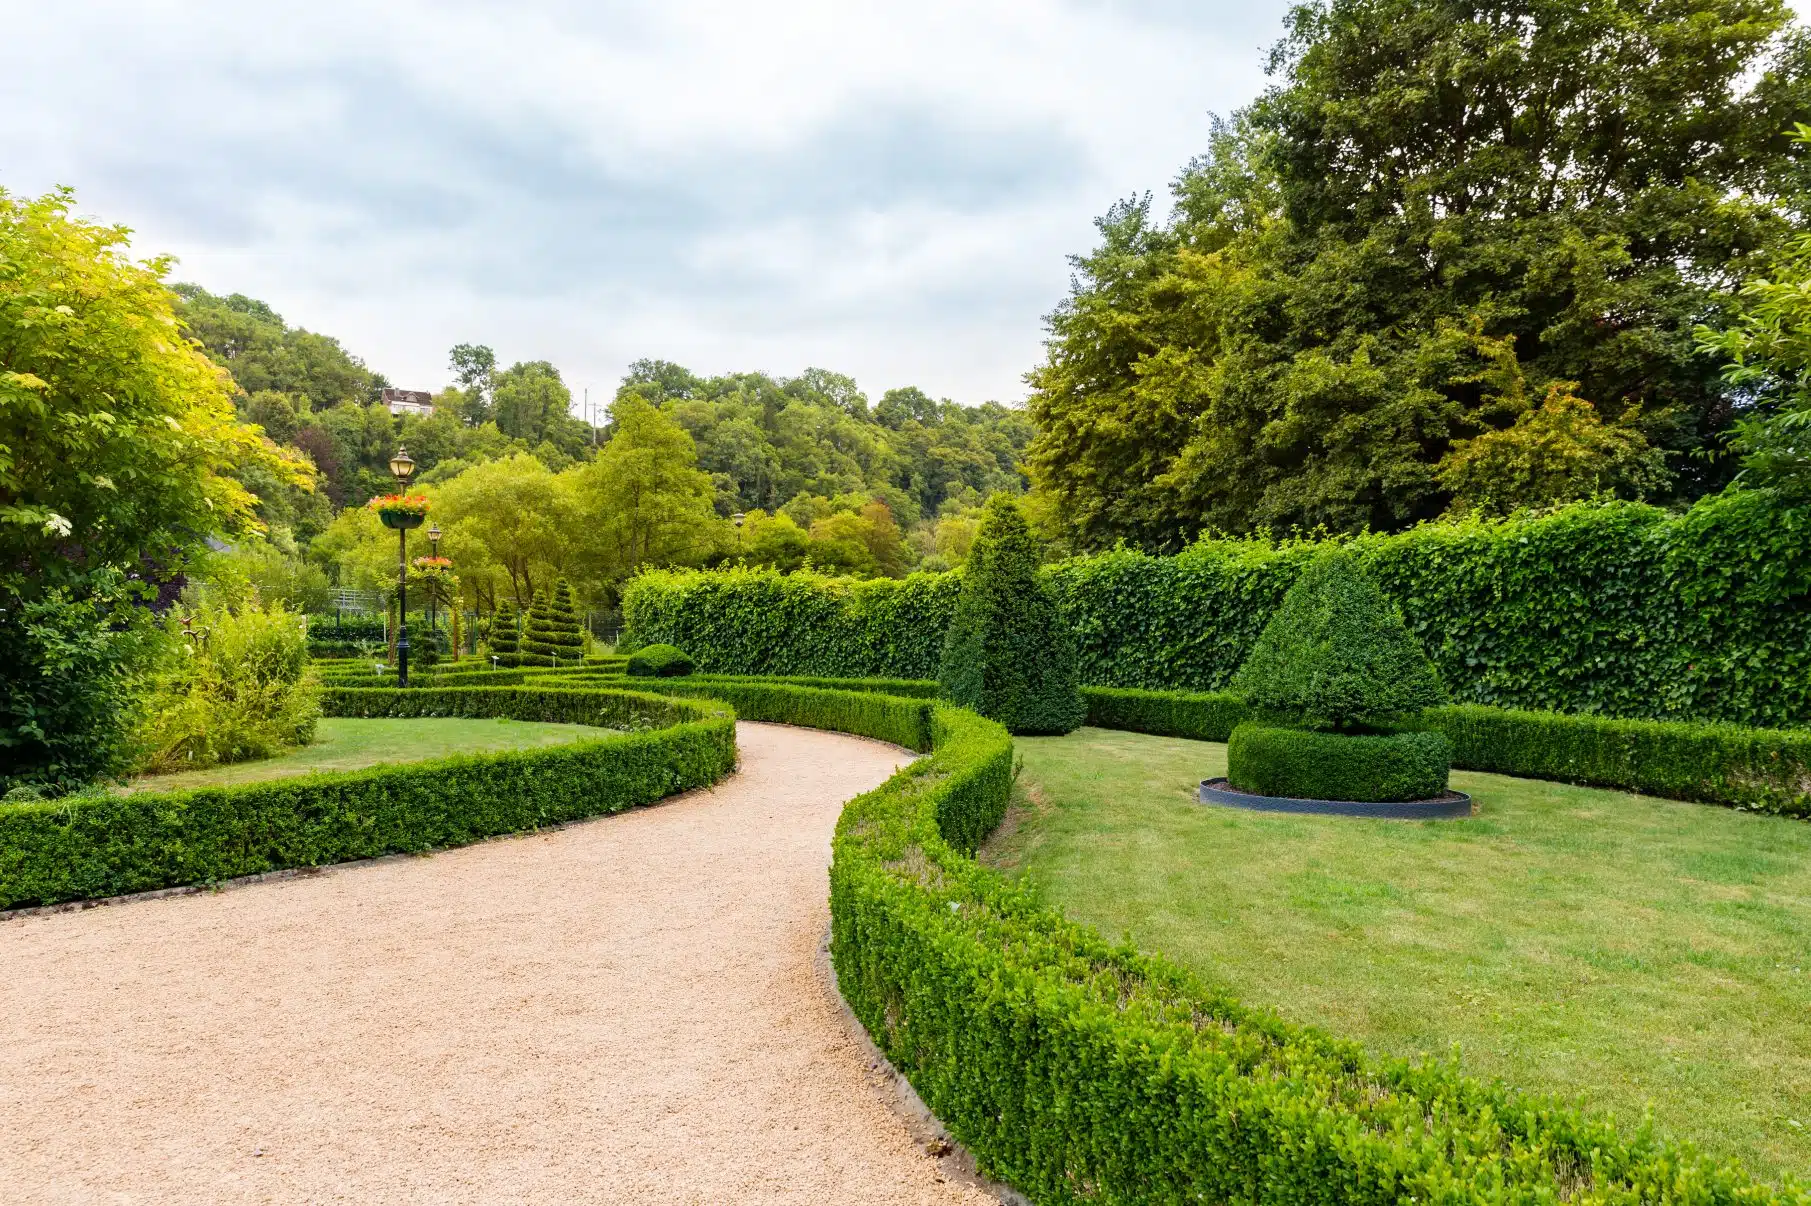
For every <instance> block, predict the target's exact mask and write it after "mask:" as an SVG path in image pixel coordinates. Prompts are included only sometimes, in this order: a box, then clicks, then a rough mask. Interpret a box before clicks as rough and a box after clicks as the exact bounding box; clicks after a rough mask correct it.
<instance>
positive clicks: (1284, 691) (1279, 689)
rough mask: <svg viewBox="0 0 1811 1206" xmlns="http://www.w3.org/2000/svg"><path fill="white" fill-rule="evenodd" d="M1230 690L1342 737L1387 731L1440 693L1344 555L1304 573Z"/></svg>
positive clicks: (1403, 631) (1384, 605)
mask: <svg viewBox="0 0 1811 1206" xmlns="http://www.w3.org/2000/svg"><path fill="white" fill-rule="evenodd" d="M1233 686H1234V687H1235V688H1236V689H1237V690H1239V691H1241V692H1243V693H1244V695H1245V698H1246V700H1247V701H1248V702H1249V703H1250V704H1251V705H1252V706H1253V707H1254V708H1256V709H1258V710H1259V711H1260V712H1267V713H1270V714H1272V715H1274V716H1278V717H1286V718H1288V719H1289V720H1292V721H1294V722H1296V723H1298V724H1301V725H1303V726H1305V727H1307V728H1314V729H1333V730H1337V731H1345V732H1352V731H1356V730H1362V729H1366V728H1371V727H1375V726H1379V725H1386V724H1388V723H1390V722H1391V721H1392V720H1396V719H1399V718H1402V717H1405V716H1409V715H1412V714H1413V713H1416V712H1419V711H1421V709H1423V708H1426V707H1430V706H1432V705H1433V704H1437V703H1439V702H1440V701H1441V699H1442V698H1444V694H1445V693H1444V692H1443V691H1442V689H1441V687H1440V680H1439V678H1438V677H1437V676H1436V675H1435V674H1434V667H1433V665H1432V664H1431V663H1430V662H1429V661H1428V660H1427V654H1426V653H1425V652H1424V651H1423V650H1422V648H1421V645H1420V643H1419V642H1418V641H1416V640H1415V638H1414V637H1413V636H1412V635H1410V633H1409V630H1408V628H1407V627H1406V626H1404V624H1403V622H1402V613H1401V612H1400V611H1398V610H1397V608H1396V605H1395V604H1393V603H1391V602H1390V601H1389V600H1388V599H1386V598H1385V597H1384V594H1383V592H1382V591H1381V590H1379V589H1378V587H1377V584H1376V583H1375V582H1373V581H1371V578H1370V576H1369V575H1367V574H1366V573H1365V572H1364V570H1363V569H1362V568H1361V567H1360V566H1359V564H1358V559H1357V558H1356V557H1354V556H1353V555H1352V554H1351V553H1350V552H1348V551H1346V550H1345V549H1342V548H1333V549H1328V550H1327V551H1326V552H1323V553H1322V554H1321V555H1320V556H1318V557H1316V558H1315V559H1314V560H1313V561H1312V562H1310V563H1309V564H1308V567H1307V568H1306V569H1305V570H1303V571H1302V576H1301V577H1299V578H1297V579H1296V581H1295V585H1293V586H1291V587H1290V588H1289V593H1288V594H1286V595H1284V596H1283V605H1282V606H1281V607H1279V608H1278V609H1277V612H1276V614H1275V615H1274V616H1272V617H1271V618H1270V623H1269V624H1267V625H1265V627H1264V632H1263V634H1262V635H1261V636H1259V637H1258V643H1257V644H1256V645H1254V646H1253V647H1252V650H1251V656H1250V657H1248V658H1246V659H1245V664H1244V665H1243V666H1241V667H1240V668H1239V674H1238V677H1237V678H1235V679H1234V680H1233Z"/></svg>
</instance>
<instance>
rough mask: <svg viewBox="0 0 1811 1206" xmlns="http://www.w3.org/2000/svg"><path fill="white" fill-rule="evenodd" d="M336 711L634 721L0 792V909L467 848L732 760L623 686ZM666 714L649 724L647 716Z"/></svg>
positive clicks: (730, 731) (365, 698) (691, 784)
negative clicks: (143, 788)
mask: <svg viewBox="0 0 1811 1206" xmlns="http://www.w3.org/2000/svg"><path fill="white" fill-rule="evenodd" d="M326 702H327V710H328V712H329V713H330V714H333V715H339V716H435V715H439V716H448V715H452V716H474V717H484V716H508V717H512V718H514V719H518V720H542V721H550V722H555V723H565V724H594V725H601V726H603V727H605V728H611V729H630V730H641V731H630V732H619V733H614V734H608V735H600V737H599V738H598V739H597V740H592V741H584V742H580V743H575V744H565V745H559V746H552V747H547V748H542V749H534V750H523V751H514V752H508V753H498V754H480V755H472V756H461V757H454V758H445V759H437V760H433V761H427V762H417V763H412V764H406V765H400V766H396V765H389V766H377V767H372V768H371V769H369V770H362V771H351V772H345V773H334V774H320V775H306V776H297V777H294V778H289V779H279V780H272V781H268V782H262V783H257V784H251V785H247V786H241V787H217V788H201V789H197V790H192V791H177V792H161V793H154V792H140V793H137V794H133V795H125V796H109V795H84V796H81V797H77V798H73V799H71V800H69V801H67V802H57V803H28V804H0V907H4V906H12V905H23V904H45V903H51V902H54V901H59V900H79V899H84V898H91V897H97V896H112V895H116V894H119V893H125V892H141V891H145V890H148V889H152V888H162V887H168V886H171V885H175V884H192V883H211V882H216V881H219V880H223V879H228V878H231V877H234V876H240V875H254V874H258V873H261V872H265V871H273V870H277V869H279V868H285V867H313V866H322V865H324V864H327V863H335V862H343V861H346V860H349V859H359V858H372V857H375V856H377V855H382V854H393V853H398V852H402V851H422V850H432V849H436V848H440V847H445V846H457V845H463V844H465V843H468V842H475V841H478V840H480V839H482V838H486V837H491V836H494V835H496V834H501V833H518V832H521V831H523V830H530V829H538V828H541V827H543V826H547V825H557V824H560V823H561V822H564V821H571V820H576V819H578V818H581V817H589V816H600V815H604V814H608V813H612V812H619V811H622V810H623V809H627V808H634V807H638V806H640V805H643V804H651V803H653V802H654V801H656V800H659V799H662V798H663V797H665V796H669V795H672V794H674V793H675V792H681V791H687V790H690V789H691V788H695V787H704V786H708V785H709V784H711V783H714V782H716V781H717V780H718V779H720V778H722V777H723V776H724V775H725V774H727V773H729V771H730V769H731V768H732V767H733V766H734V764H735V757H736V747H735V720H734V717H733V716H732V715H731V714H730V713H729V711H728V710H727V709H725V708H723V707H721V706H719V705H713V704H710V703H692V702H690V701H683V700H681V701H675V700H669V699H664V698H660V697H657V696H649V695H638V694H635V693H632V692H626V691H606V690H547V689H528V688H508V687H505V688H465V689H459V690H438V689H432V688H427V689H414V688H411V689H410V690H407V691H384V690H367V691H338V692H332V693H330V694H329V695H328V696H327V701H326ZM656 725H657V726H665V727H659V728H652V729H650V728H649V726H656Z"/></svg>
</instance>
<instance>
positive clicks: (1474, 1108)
mask: <svg viewBox="0 0 1811 1206" xmlns="http://www.w3.org/2000/svg"><path fill="white" fill-rule="evenodd" d="M656 689H658V690H661V691H662V692H665V693H675V694H677V693H682V692H683V693H690V692H692V691H702V690H705V689H707V688H706V685H705V684H696V683H689V682H668V683H662V684H659V685H658V686H657V688H656ZM708 689H710V690H712V691H714V692H717V693H719V694H720V697H723V698H728V699H730V700H731V702H734V703H736V705H737V708H738V711H739V712H740V713H741V714H742V715H743V716H744V717H746V718H748V719H760V720H769V721H776V722H781V723H788V724H801V725H809V726H812V727H820V728H836V729H841V730H842V731H849V732H858V733H861V734H862V735H865V736H879V737H883V738H884V739H887V740H892V741H895V742H898V743H899V744H902V745H913V744H914V743H915V742H916V745H917V748H928V750H929V756H928V757H926V758H923V759H920V760H919V761H918V762H916V763H914V764H913V765H912V766H910V767H907V768H905V769H903V770H901V771H900V772H899V773H897V774H895V775H894V776H893V777H892V778H891V779H889V780H888V781H887V782H886V783H884V784H883V785H881V786H880V787H879V788H877V789H875V790H874V791H871V792H868V793H866V794H864V795H861V796H858V797H856V798H855V799H853V800H851V801H850V802H849V804H848V805H847V806H845V808H844V810H843V814H842V816H841V818H840V820H839V821H838V824H837V829H836V837H835V840H834V844H833V851H834V853H833V861H832V864H831V871H830V892H831V926H832V938H831V957H832V960H833V962H834V964H835V967H836V973H837V980H838V984H839V986H840V988H841V990H842V992H843V995H844V997H845V998H846V999H847V1000H848V1002H849V1005H850V1007H851V1009H852V1010H853V1011H854V1013H855V1015H856V1016H857V1017H858V1018H859V1019H860V1020H861V1022H862V1024H863V1025H864V1027H866V1029H867V1030H868V1032H869V1034H870V1035H872V1036H873V1038H874V1041H875V1043H876V1044H877V1045H878V1046H879V1047H880V1048H881V1050H882V1051H884V1052H885V1053H886V1055H887V1058H888V1059H889V1060H891V1061H892V1062H893V1064H894V1065H895V1066H896V1067H897V1068H898V1069H899V1070H900V1071H901V1072H903V1073H904V1074H905V1075H906V1077H907V1078H908V1080H909V1081H910V1082H911V1084H912V1086H913V1087H914V1089H916V1090H917V1092H918V1093H919V1095H920V1096H921V1097H922V1098H923V1100H924V1101H925V1103H926V1105H927V1106H929V1107H930V1109H931V1110H932V1111H933V1112H934V1113H935V1114H936V1116H937V1117H938V1118H939V1119H940V1120H941V1121H942V1122H943V1124H944V1125H945V1126H946V1127H947V1128H948V1129H949V1131H950V1133H951V1134H952V1135H954V1136H955V1137H956V1138H957V1139H958V1140H960V1141H961V1142H962V1143H963V1144H965V1145H966V1146H967V1147H968V1148H969V1150H970V1151H972V1152H973V1153H974V1154H975V1156H976V1159H977V1161H978V1163H979V1164H980V1166H981V1168H982V1169H983V1170H984V1171H985V1172H987V1173H988V1174H989V1175H991V1176H994V1177H997V1178H999V1179H1000V1180H1002V1181H1005V1182H1007V1183H1009V1184H1012V1185H1014V1186H1016V1187H1017V1188H1019V1189H1020V1190H1022V1191H1024V1192H1025V1193H1027V1194H1028V1195H1029V1196H1030V1197H1031V1198H1032V1199H1033V1200H1034V1201H1038V1202H1045V1203H1059V1202H1060V1203H1072V1202H1073V1203H1080V1202H1089V1203H1131V1202H1176V1203H1181V1202H1196V1201H1231V1202H1252V1203H1256V1202H1263V1203H1284V1202H1288V1203H1329V1204H1331V1203H1371V1204H1376V1206H1383V1204H1384V1203H1399V1202H1404V1201H1427V1202H1447V1203H1458V1202H1491V1203H1518V1204H1519V1203H1528V1204H1533V1203H1553V1202H1558V1201H1569V1202H1577V1203H1617V1204H1624V1203H1628V1204H1632V1203H1638V1202H1639V1203H1668V1204H1677V1206H1686V1204H1687V1203H1690V1204H1693V1206H1697V1204H1711V1203H1730V1204H1734V1203H1742V1204H1743V1206H1811V1195H1807V1194H1806V1193H1805V1192H1803V1191H1801V1190H1798V1189H1794V1188H1786V1189H1775V1188H1770V1187H1767V1186H1760V1185H1756V1184H1755V1183H1754V1182H1752V1181H1751V1180H1750V1179H1749V1178H1748V1177H1747V1176H1746V1175H1745V1174H1744V1173H1743V1172H1742V1171H1741V1170H1740V1169H1739V1168H1737V1167H1735V1166H1733V1165H1724V1164H1719V1163H1716V1162H1714V1161H1711V1160H1708V1159H1706V1158H1704V1157H1703V1156H1701V1155H1699V1154H1697V1153H1696V1152H1695V1151H1694V1150H1693V1149H1691V1148H1690V1147H1688V1146H1684V1145H1675V1144H1672V1143H1669V1142H1666V1141H1663V1140H1660V1139H1657V1138H1655V1137H1654V1136H1652V1135H1651V1134H1649V1133H1648V1132H1647V1131H1645V1130H1640V1131H1636V1132H1634V1133H1631V1134H1623V1133H1621V1132H1619V1131H1617V1130H1616V1129H1615V1128H1614V1127H1613V1126H1612V1125H1611V1124H1610V1123H1609V1122H1608V1121H1607V1120H1605V1119H1602V1118H1598V1117H1595V1116H1592V1115H1589V1114H1586V1113H1583V1112H1581V1111H1579V1110H1576V1109H1571V1108H1568V1107H1566V1106H1563V1105H1561V1104H1559V1103H1557V1102H1554V1101H1552V1100H1549V1099H1547V1098H1544V1097H1539V1096H1536V1095H1532V1094H1522V1093H1517V1092H1514V1091H1512V1090H1510V1089H1507V1088H1504V1087H1502V1086H1500V1085H1495V1084H1484V1083H1482V1082H1479V1081H1476V1080H1473V1079H1471V1078H1469V1077H1466V1076H1463V1075H1462V1074H1460V1073H1459V1072H1458V1071H1457V1069H1456V1068H1455V1067H1454V1066H1453V1065H1452V1064H1450V1063H1447V1062H1439V1061H1432V1062H1421V1063H1407V1062H1402V1061H1392V1062H1378V1061H1373V1060H1371V1059H1369V1058H1368V1057H1367V1056H1366V1055H1365V1054H1364V1053H1363V1051H1362V1050H1361V1049H1360V1048H1358V1047H1357V1046H1356V1045H1354V1044H1351V1043H1346V1042H1341V1041H1338V1040H1335V1039H1331V1038H1328V1037H1326V1036H1324V1035H1322V1034H1320V1033H1319V1032H1317V1031H1315V1030H1312V1029H1308V1028H1301V1027H1294V1026H1291V1025H1288V1024H1286V1023H1284V1022H1282V1021H1280V1020H1279V1019H1277V1018H1275V1017H1273V1016H1271V1015H1270V1014H1268V1013H1265V1012H1263V1011H1260V1010H1252V1009H1247V1008H1245V1007H1243V1006H1241V1005H1239V1004H1238V1003H1237V1002H1236V1001H1234V1000H1233V999H1231V998H1230V997H1228V996H1226V995H1225V994H1223V993H1220V992H1216V991H1215V990H1213V989H1211V988H1210V987H1208V986H1206V985H1205V984H1203V983H1201V982H1200V981H1198V980H1196V979H1194V978H1193V977H1191V976H1190V975H1189V974H1188V973H1187V972H1185V971H1183V970H1181V969H1179V968H1177V967H1175V966H1174V965H1172V964H1170V963H1168V962H1167V961H1165V960H1163V959H1160V958H1153V957H1149V956H1142V955H1139V954H1137V953H1136V952H1134V951H1132V950H1130V949H1129V948H1126V947H1124V946H1114V945H1112V944H1109V943H1107V942H1105V941H1104V940H1102V939H1101V938H1100V936H1099V935H1097V934H1096V933H1094V932H1093V931H1092V930H1090V929H1088V928H1087V927H1085V926H1081V925H1077V924H1075V923H1073V922H1070V921H1067V920H1066V919H1064V918H1063V917H1061V916H1060V915H1057V914H1055V913H1052V912H1049V911H1047V910H1043V909H1040V908H1039V907H1037V905H1036V904H1035V903H1034V901H1033V900H1032V899H1031V897H1030V896H1029V895H1028V894H1027V893H1026V892H1025V890H1024V889H1022V888H1021V887H1019V886H1017V885H1015V884H1013V883H1011V882H1009V881H1007V880H1006V879H1005V878H1004V877H1002V876H1001V875H999V874H998V873H997V872H995V871H993V870H991V869H989V868H987V867H984V866H982V865H981V864H979V863H977V862H976V861H975V860H974V859H973V858H972V857H971V852H972V851H973V849H974V847H975V845H976V844H977V843H978V842H979V841H980V840H981V839H982V838H983V837H984V836H985V835H986V834H987V833H988V832H990V831H991V830H992V828H993V827H994V825H995V824H996V823H997V822H998V820H999V818H1000V817H1001V815H1002V814H1003V811H1004V809H1005V807H1006V803H1007V800H1008V798H1009V795H1010V792H1011V786H1012V780H1013V747H1012V739H1011V738H1010V737H1009V736H1008V735H1007V733H1006V731H1005V730H1004V729H1003V728H1002V727H1001V726H999V725H998V724H995V723H994V722H992V721H989V720H985V719H982V718H981V717H978V716H976V715H974V714H973V713H970V712H967V711H964V710H962V709H959V708H955V707H952V706H950V705H948V704H945V703H941V702H936V701H928V700H923V699H904V698H899V697H889V696H884V695H876V694H874V693H861V692H848V691H828V690H818V689H813V688H807V687H799V686H792V685H786V684H774V683H763V682H754V681H746V680H745V681H743V682H741V683H729V682H724V681H719V682H717V683H713V684H709V685H708ZM732 693H733V694H732Z"/></svg>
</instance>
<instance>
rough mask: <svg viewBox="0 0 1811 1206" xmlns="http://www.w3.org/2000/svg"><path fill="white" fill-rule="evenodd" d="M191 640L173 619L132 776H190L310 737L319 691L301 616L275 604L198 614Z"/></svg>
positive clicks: (206, 608)
mask: <svg viewBox="0 0 1811 1206" xmlns="http://www.w3.org/2000/svg"><path fill="white" fill-rule="evenodd" d="M190 620H191V626H190V629H189V631H190V632H191V633H193V634H194V636H195V637H196V639H195V640H193V641H190V640H188V639H187V638H185V637H184V636H183V630H182V629H181V628H180V627H179V626H178V624H177V623H176V621H175V619H174V617H172V619H171V620H170V622H169V624H168V631H169V641H168V643H167V650H168V652H167V653H166V656H165V658H164V661H163V665H162V666H161V667H160V668H159V671H158V673H157V675H156V678H155V686H154V688H153V690H152V693H151V695H150V698H149V699H148V700H147V702H146V716H145V719H144V724H143V726H142V728H141V730H140V733H139V737H138V741H139V744H140V746H141V748H142V750H143V753H142V755H141V757H140V761H139V769H141V770H144V771H149V772H152V773H156V772H162V771H176V770H192V769H199V768H201V767H207V766H214V765H216V764H218V763H222V762H246V761H249V760H251V759H254V758H268V757H270V756H272V755H273V754H276V753H278V752H280V751H281V750H283V749H286V748H288V747H290V746H295V745H306V744H307V743H308V742H309V741H310V740H312V739H313V737H314V725H315V720H316V719H317V718H318V717H319V716H320V712H321V706H320V693H319V684H318V683H317V681H316V680H315V678H314V677H313V675H312V674H311V673H310V668H309V661H308V657H309V655H308V649H307V638H306V636H305V634H304V632H303V623H302V617H300V616H298V615H296V614H295V613H294V612H292V611H290V610H288V609H287V608H285V607H284V606H283V605H282V604H281V603H270V604H267V605H260V604H258V603H257V602H255V601H251V600H246V601H241V602H237V603H235V604H233V605H231V606H225V605H211V606H204V607H203V608H201V609H200V610H198V611H197V612H196V613H195V614H194V615H193V616H192V617H190Z"/></svg>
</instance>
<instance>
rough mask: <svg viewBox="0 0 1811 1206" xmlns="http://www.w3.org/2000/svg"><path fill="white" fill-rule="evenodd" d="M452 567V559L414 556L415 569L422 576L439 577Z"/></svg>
mask: <svg viewBox="0 0 1811 1206" xmlns="http://www.w3.org/2000/svg"><path fill="white" fill-rule="evenodd" d="M452 568H453V563H452V561H451V560H449V559H448V558H445V557H417V558H415V569H416V571H417V572H418V573H420V574H421V575H422V577H424V578H437V577H440V576H442V575H444V574H445V573H446V572H447V571H448V570H450V569H452Z"/></svg>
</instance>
